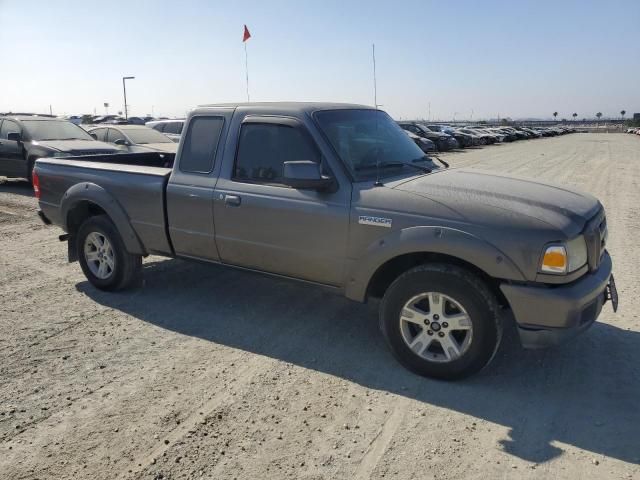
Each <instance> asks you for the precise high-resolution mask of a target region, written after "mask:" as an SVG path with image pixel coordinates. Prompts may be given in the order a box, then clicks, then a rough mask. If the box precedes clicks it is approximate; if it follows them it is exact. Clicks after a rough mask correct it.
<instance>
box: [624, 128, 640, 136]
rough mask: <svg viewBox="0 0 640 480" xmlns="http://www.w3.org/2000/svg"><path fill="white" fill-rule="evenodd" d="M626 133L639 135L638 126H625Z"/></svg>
mask: <svg viewBox="0 0 640 480" xmlns="http://www.w3.org/2000/svg"><path fill="white" fill-rule="evenodd" d="M627 133H633V134H635V135H640V127H631V128H627Z"/></svg>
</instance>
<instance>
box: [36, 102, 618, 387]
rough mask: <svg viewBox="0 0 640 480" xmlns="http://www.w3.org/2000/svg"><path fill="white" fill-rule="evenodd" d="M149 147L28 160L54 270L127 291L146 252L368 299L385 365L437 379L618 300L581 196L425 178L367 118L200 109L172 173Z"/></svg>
mask: <svg viewBox="0 0 640 480" xmlns="http://www.w3.org/2000/svg"><path fill="white" fill-rule="evenodd" d="M219 145H224V148H218V146H219ZM140 155H146V156H147V157H144V159H147V158H149V161H148V163H147V162H145V160H144V159H143V160H141V157H140ZM154 155H159V154H157V153H147V154H121V155H114V156H112V157H108V156H107V157H103V158H102V161H101V162H100V163H96V162H91V157H84V158H77V159H74V160H71V161H69V162H64V161H61V160H59V159H50V158H47V159H40V160H38V161H37V162H36V167H35V172H34V177H33V184H34V190H35V192H36V197H37V198H38V202H39V207H40V209H41V210H40V213H39V215H40V216H41V218H42V219H43V221H44V222H45V223H46V222H50V223H53V224H55V225H59V226H60V227H62V228H63V230H64V231H65V232H66V235H65V236H63V237H61V239H64V240H67V241H68V242H69V248H68V252H69V260H70V261H76V260H78V261H79V262H80V266H81V268H82V270H83V272H84V274H85V275H86V277H87V279H88V280H89V282H91V283H92V284H93V285H94V286H95V287H96V288H99V289H102V290H107V291H110V290H118V289H123V288H126V287H131V286H133V285H136V284H138V278H139V277H140V275H142V257H143V256H145V255H148V254H151V253H153V254H154V255H165V256H168V257H181V258H184V259H193V260H203V261H206V262H209V263H216V264H218V265H220V266H231V267H239V268H241V269H244V270H247V269H248V270H255V271H259V272H263V273H268V274H274V275H277V276H278V277H279V278H283V277H288V278H291V279H297V280H302V281H305V282H312V283H315V284H322V285H324V286H325V288H328V289H330V290H333V291H335V292H337V293H339V294H342V295H345V296H346V297H347V298H349V299H352V300H355V301H358V302H365V301H367V299H368V298H376V297H377V298H380V297H381V298H382V301H381V302H380V303H379V319H380V320H379V322H380V327H381V330H382V335H383V337H384V338H385V340H386V341H387V344H388V345H389V347H390V348H391V350H392V351H393V353H394V354H395V356H396V358H397V359H398V360H399V361H400V363H402V364H403V365H404V366H406V367H407V368H409V369H411V370H412V371H414V372H417V373H418V374H420V375H425V376H431V377H437V378H444V379H453V378H460V377H464V376H467V375H471V374H473V373H475V372H477V371H479V370H480V369H482V368H483V367H484V366H485V365H486V364H487V363H488V362H489V361H490V360H491V359H492V358H493V356H494V354H495V352H496V351H497V348H498V346H499V343H500V339H501V338H502V331H503V329H504V328H505V326H504V325H503V322H507V321H511V319H514V320H515V326H516V327H517V331H518V333H519V336H520V339H521V341H522V343H523V344H524V345H525V346H526V347H531V348H539V347H543V346H549V345H554V344H557V343H558V342H560V341H562V340H563V339H567V338H570V337H571V336H573V335H576V334H578V333H580V332H582V331H584V330H586V329H587V328H589V327H590V326H591V325H592V324H593V323H594V322H595V320H596V318H597V317H598V315H599V314H600V311H601V309H602V306H603V304H604V303H606V302H608V301H611V302H612V304H613V308H614V310H615V309H616V308H617V302H618V297H617V293H616V289H615V282H614V279H613V276H612V262H611V258H610V256H609V254H608V252H607V250H606V248H605V244H606V239H607V227H606V219H605V212H604V209H603V207H602V205H601V204H600V202H599V201H598V200H597V199H596V198H594V197H592V196H591V195H587V194H582V193H580V192H577V191H574V190H572V189H570V188H569V187H563V188H558V187H556V186H552V185H546V184H544V183H543V182H542V181H541V180H540V179H536V180H532V181H528V180H522V179H513V178H508V177H506V176H504V175H502V174H500V175H492V174H491V173H489V172H484V171H483V172H478V171H475V170H464V169H455V170H445V169H438V170H433V169H432V168H431V167H430V166H429V164H428V163H427V159H426V156H424V154H423V152H422V151H421V150H420V149H419V148H418V147H417V146H416V144H415V143H414V142H412V141H411V139H410V138H408V137H407V135H405V134H404V133H403V132H402V130H401V129H400V128H399V127H398V125H397V124H395V122H394V121H393V120H392V119H391V118H390V117H389V116H388V115H387V114H386V113H384V112H382V111H380V110H377V109H373V108H369V107H365V106H360V105H337V104H335V103H332V104H322V103H302V104H301V103H280V104H278V103H274V104H269V105H267V106H265V105H259V106H254V105H251V104H240V105H229V104H227V105H218V106H204V107H201V108H198V109H196V110H195V111H194V112H192V113H191V114H190V115H189V118H188V119H187V121H186V126H185V135H184V136H183V138H182V140H181V145H180V148H179V153H178V155H177V156H176V158H175V162H174V164H173V169H172V170H170V169H168V168H149V167H148V166H145V165H147V164H148V165H150V166H155V167H158V160H159V159H158V158H153V156H154ZM422 160H424V162H423V161H422ZM532 206H535V214H532V208H533V207H532ZM220 281H224V279H221V280H220ZM174 288H175V289H180V288H187V287H186V286H185V287H183V286H181V285H180V282H179V279H176V281H175V285H174ZM251 301H252V302H253V303H254V304H256V305H257V304H259V302H260V298H259V296H258V298H253V299H252V300H251ZM257 307H258V309H257V310H256V312H257V313H256V314H257V315H259V314H260V313H259V305H257ZM210 308H212V309H215V308H217V304H216V302H211V304H210ZM507 308H510V309H511V311H512V315H511V314H510V315H505V314H504V312H503V311H502V310H503V309H507ZM598 334H600V332H599V331H598V332H594V335H596V336H597V335H598Z"/></svg>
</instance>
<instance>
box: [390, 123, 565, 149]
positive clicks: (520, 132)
mask: <svg viewBox="0 0 640 480" xmlns="http://www.w3.org/2000/svg"><path fill="white" fill-rule="evenodd" d="M398 125H400V127H402V129H403V130H404V131H405V132H407V135H409V137H411V138H412V139H413V141H414V142H415V143H416V144H417V145H418V146H419V147H420V148H421V149H422V151H424V152H425V153H430V152H434V151H440V152H442V151H448V150H454V149H458V148H467V147H476V146H482V145H491V144H494V143H502V142H513V141H516V140H524V139H530V138H540V137H553V136H556V135H564V134H566V133H573V132H575V129H573V128H571V127H564V126H554V127H531V128H529V127H504V126H500V127H490V126H484V125H469V126H452V125H439V124H438V125H425V124H422V123H417V122H398Z"/></svg>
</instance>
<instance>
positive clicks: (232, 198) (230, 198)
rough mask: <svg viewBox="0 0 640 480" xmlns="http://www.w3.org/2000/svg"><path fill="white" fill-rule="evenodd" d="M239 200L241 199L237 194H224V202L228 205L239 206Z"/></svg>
mask: <svg viewBox="0 0 640 480" xmlns="http://www.w3.org/2000/svg"><path fill="white" fill-rule="evenodd" d="M241 201H242V200H241V198H240V197H239V196H237V195H225V196H224V204H225V205H229V206H230V207H239V206H240V203H241Z"/></svg>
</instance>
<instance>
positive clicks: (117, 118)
mask: <svg viewBox="0 0 640 480" xmlns="http://www.w3.org/2000/svg"><path fill="white" fill-rule="evenodd" d="M112 121H116V122H121V121H124V118H123V117H121V116H120V115H98V116H94V117H93V118H92V119H91V121H90V123H94V124H95V123H107V122H112Z"/></svg>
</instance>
